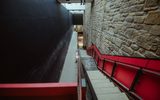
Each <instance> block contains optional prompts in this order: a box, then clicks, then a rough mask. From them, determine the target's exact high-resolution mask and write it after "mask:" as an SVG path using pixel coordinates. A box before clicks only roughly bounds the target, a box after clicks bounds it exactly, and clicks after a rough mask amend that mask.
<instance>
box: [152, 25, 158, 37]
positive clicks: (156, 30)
mask: <svg viewBox="0 0 160 100" xmlns="http://www.w3.org/2000/svg"><path fill="white" fill-rule="evenodd" d="M150 33H151V34H153V35H159V36H160V25H154V26H152V27H151V29H150Z"/></svg>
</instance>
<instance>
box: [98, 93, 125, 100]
mask: <svg viewBox="0 0 160 100" xmlns="http://www.w3.org/2000/svg"><path fill="white" fill-rule="evenodd" d="M97 98H98V100H128V97H127V96H126V94H125V93H117V94H102V95H97Z"/></svg>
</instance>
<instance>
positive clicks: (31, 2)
mask: <svg viewBox="0 0 160 100" xmlns="http://www.w3.org/2000/svg"><path fill="white" fill-rule="evenodd" d="M71 20H72V19H71V14H70V13H69V12H68V11H67V10H66V9H65V8H64V7H63V6H61V5H60V4H59V3H57V2H56V0H0V58H1V61H0V82H55V81H58V79H59V75H60V70H61V68H62V66H63V63H64V58H65V56H66V51H67V48H68V44H69V41H70V37H71V33H72V29H71V28H72V25H71V24H72V22H71Z"/></svg>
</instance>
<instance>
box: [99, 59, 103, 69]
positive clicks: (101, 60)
mask: <svg viewBox="0 0 160 100" xmlns="http://www.w3.org/2000/svg"><path fill="white" fill-rule="evenodd" d="M98 68H99V69H101V70H102V68H103V59H101V58H100V59H99V61H98Z"/></svg>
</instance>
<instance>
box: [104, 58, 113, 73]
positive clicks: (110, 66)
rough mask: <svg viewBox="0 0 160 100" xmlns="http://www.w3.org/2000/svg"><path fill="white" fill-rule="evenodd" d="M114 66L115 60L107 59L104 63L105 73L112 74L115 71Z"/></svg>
mask: <svg viewBox="0 0 160 100" xmlns="http://www.w3.org/2000/svg"><path fill="white" fill-rule="evenodd" d="M113 66H114V63H113V62H109V61H106V62H105V63H104V73H106V74H107V75H108V76H111V75H112V71H113Z"/></svg>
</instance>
